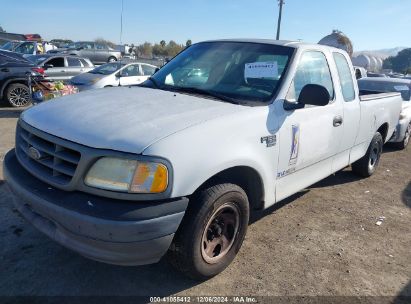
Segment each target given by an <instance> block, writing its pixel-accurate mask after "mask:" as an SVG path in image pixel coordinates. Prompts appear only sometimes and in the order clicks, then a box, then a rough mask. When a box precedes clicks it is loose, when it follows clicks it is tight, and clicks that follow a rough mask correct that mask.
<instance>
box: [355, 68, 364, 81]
mask: <svg viewBox="0 0 411 304" xmlns="http://www.w3.org/2000/svg"><path fill="white" fill-rule="evenodd" d="M354 71H355V78H357V79H361V78H365V77H367V70H366V69H364V68H363V67H358V66H354Z"/></svg>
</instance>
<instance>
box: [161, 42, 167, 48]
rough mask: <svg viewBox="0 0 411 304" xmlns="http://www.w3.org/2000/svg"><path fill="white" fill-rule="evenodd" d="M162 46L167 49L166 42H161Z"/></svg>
mask: <svg viewBox="0 0 411 304" xmlns="http://www.w3.org/2000/svg"><path fill="white" fill-rule="evenodd" d="M160 45H161V47H163V48H165V47H166V42H165V41H164V40H161V41H160Z"/></svg>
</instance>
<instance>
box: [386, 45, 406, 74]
mask: <svg viewBox="0 0 411 304" xmlns="http://www.w3.org/2000/svg"><path fill="white" fill-rule="evenodd" d="M383 67H384V68H387V69H389V68H390V69H392V70H393V71H394V72H396V73H406V72H407V70H408V69H410V68H411V48H409V49H404V50H402V51H401V52H399V53H398V54H397V56H391V57H388V58H387V59H385V60H384V64H383Z"/></svg>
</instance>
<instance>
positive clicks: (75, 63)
mask: <svg viewBox="0 0 411 304" xmlns="http://www.w3.org/2000/svg"><path fill="white" fill-rule="evenodd" d="M67 63H68V66H69V67H81V62H80V59H78V58H73V57H67Z"/></svg>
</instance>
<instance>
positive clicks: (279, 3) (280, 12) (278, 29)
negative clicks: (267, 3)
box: [277, 0, 284, 40]
mask: <svg viewBox="0 0 411 304" xmlns="http://www.w3.org/2000/svg"><path fill="white" fill-rule="evenodd" d="M283 5H284V0H278V6H279V7H280V11H279V13H278V23H277V40H280V30H281V17H282V14H283Z"/></svg>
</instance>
